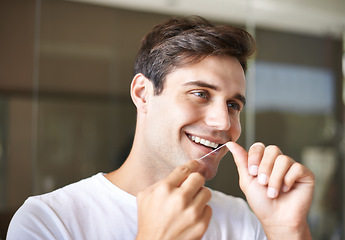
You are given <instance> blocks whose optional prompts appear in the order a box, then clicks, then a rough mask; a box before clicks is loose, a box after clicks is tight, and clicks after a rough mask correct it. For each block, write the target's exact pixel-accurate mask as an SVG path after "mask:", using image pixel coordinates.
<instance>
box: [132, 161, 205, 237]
mask: <svg viewBox="0 0 345 240" xmlns="http://www.w3.org/2000/svg"><path fill="white" fill-rule="evenodd" d="M198 167H199V163H198V162H196V161H194V160H193V161H190V162H188V163H186V164H184V165H181V166H179V167H177V168H176V169H175V170H174V171H173V172H172V173H171V174H170V175H169V176H168V177H166V178H165V179H163V180H161V181H159V182H157V183H156V184H154V185H152V186H150V187H149V188H147V189H146V190H145V191H143V192H140V193H139V194H138V196H137V203H138V234H137V238H136V239H137V240H138V239H150V240H153V239H164V240H165V239H174V240H175V239H201V238H202V236H203V235H204V233H205V232H206V230H207V227H208V224H209V222H210V219H211V215H212V210H211V207H210V206H208V205H207V203H208V201H209V200H210V199H211V192H210V191H209V190H208V189H207V188H205V187H203V185H204V183H205V178H204V177H203V176H202V175H201V174H199V173H197V172H196V171H197V169H198Z"/></svg>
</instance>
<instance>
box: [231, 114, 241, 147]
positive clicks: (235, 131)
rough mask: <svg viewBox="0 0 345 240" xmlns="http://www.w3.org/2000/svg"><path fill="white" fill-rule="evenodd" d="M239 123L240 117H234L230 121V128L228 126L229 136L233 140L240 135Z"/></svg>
mask: <svg viewBox="0 0 345 240" xmlns="http://www.w3.org/2000/svg"><path fill="white" fill-rule="evenodd" d="M241 131H242V129H241V123H240V119H239V118H238V119H234V120H233V121H232V124H231V128H230V136H231V140H232V141H233V142H236V141H237V140H238V138H239V137H240V135H241Z"/></svg>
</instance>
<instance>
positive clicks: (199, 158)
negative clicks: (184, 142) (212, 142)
mask: <svg viewBox="0 0 345 240" xmlns="http://www.w3.org/2000/svg"><path fill="white" fill-rule="evenodd" d="M224 146H225V144H223V145H221V146H220V147H217V148H216V149H214V150H213V151H211V152H209V153H207V154H206V155H204V156H202V157H201V158H199V159H198V160H201V159H203V158H205V157H207V156H208V155H210V154H211V153H214V152H216V151H218V150H219V149H221V148H222V147H224Z"/></svg>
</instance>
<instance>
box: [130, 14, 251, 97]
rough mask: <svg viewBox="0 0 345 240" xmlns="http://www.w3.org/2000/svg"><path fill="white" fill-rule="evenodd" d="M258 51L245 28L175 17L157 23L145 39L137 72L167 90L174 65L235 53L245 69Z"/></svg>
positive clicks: (193, 17) (156, 85) (194, 17)
mask: <svg viewBox="0 0 345 240" xmlns="http://www.w3.org/2000/svg"><path fill="white" fill-rule="evenodd" d="M254 52H255V41H254V39H253V37H252V36H251V35H250V34H249V33H248V32H247V31H245V30H243V29H241V28H237V27H233V26H228V25H217V26H215V25H213V24H211V23H210V22H208V21H207V20H205V19H204V18H202V17H198V16H192V17H187V18H171V19H169V20H168V21H166V22H164V23H161V24H159V25H156V26H155V27H154V28H153V29H152V31H151V32H149V33H148V34H147V35H146V36H145V37H144V39H143V41H142V45H141V48H140V50H139V53H138V56H137V59H136V62H135V65H134V74H137V73H142V74H144V75H145V77H147V78H148V79H150V80H151V81H152V82H153V84H154V87H155V94H159V93H160V92H161V91H162V90H163V83H164V80H165V78H166V76H167V75H168V74H169V73H171V72H172V71H173V70H174V69H176V68H179V67H182V66H186V65H188V64H193V63H197V62H199V61H201V60H202V59H204V58H205V57H207V56H232V57H235V58H237V59H238V61H239V62H240V64H241V66H242V68H243V71H244V72H246V70H247V60H248V58H249V57H250V56H251V55H252V54H253V53H254Z"/></svg>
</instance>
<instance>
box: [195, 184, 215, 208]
mask: <svg viewBox="0 0 345 240" xmlns="http://www.w3.org/2000/svg"><path fill="white" fill-rule="evenodd" d="M211 197H212V193H211V191H210V190H209V189H208V188H206V187H202V188H201V189H200V190H199V192H198V193H197V194H196V196H195V198H194V203H195V204H196V206H197V207H198V208H200V207H204V206H205V205H206V204H207V203H208V202H209V201H210V199H211Z"/></svg>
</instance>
